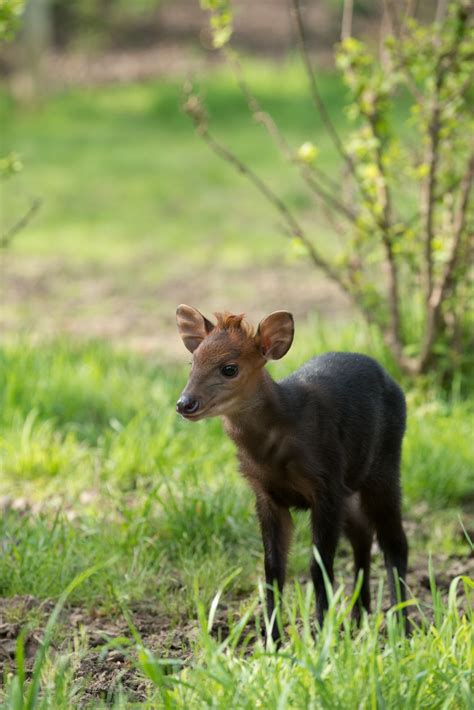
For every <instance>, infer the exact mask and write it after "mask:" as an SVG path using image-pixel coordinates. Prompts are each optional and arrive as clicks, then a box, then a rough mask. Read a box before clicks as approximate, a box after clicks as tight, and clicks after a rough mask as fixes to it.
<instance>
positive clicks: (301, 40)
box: [291, 0, 357, 180]
mask: <svg viewBox="0 0 474 710" xmlns="http://www.w3.org/2000/svg"><path fill="white" fill-rule="evenodd" d="M291 2H292V7H293V15H294V17H295V24H296V29H297V37H298V45H299V49H300V53H301V57H302V59H303V63H304V66H305V69H306V74H307V76H308V79H309V86H310V90H311V97H312V99H313V103H314V105H315V107H316V109H317V111H318V112H319V115H320V116H321V119H322V121H323V123H324V126H325V128H326V130H327V132H328V133H329V135H330V137H331V139H332V141H333V143H334V145H335V146H336V149H337V151H338V152H339V155H340V156H341V158H342V159H343V160H344V161H345V162H346V163H347V165H348V166H349V168H350V171H351V173H352V174H353V176H354V177H355V179H356V180H357V173H356V169H355V165H354V162H353V160H352V158H351V156H350V155H349V153H348V152H347V151H346V149H345V148H344V146H343V144H342V141H341V139H340V138H339V134H338V132H337V131H336V128H335V126H334V124H333V122H332V120H331V118H330V116H329V114H328V112H327V110H326V106H325V105H324V102H323V100H322V98H321V94H320V93H319V88H318V84H317V81H316V76H315V72H314V69H313V65H312V63H311V59H310V57H309V51H308V44H307V41H306V32H305V29H304V23H303V18H302V16H301V7H300V2H299V0H291Z"/></svg>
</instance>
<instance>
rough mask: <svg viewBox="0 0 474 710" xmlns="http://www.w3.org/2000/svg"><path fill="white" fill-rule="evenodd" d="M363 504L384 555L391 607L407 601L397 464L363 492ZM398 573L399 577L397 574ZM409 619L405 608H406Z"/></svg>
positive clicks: (406, 555)
mask: <svg viewBox="0 0 474 710" xmlns="http://www.w3.org/2000/svg"><path fill="white" fill-rule="evenodd" d="M362 504H363V507H364V509H365V511H366V512H367V515H368V517H369V518H370V520H371V521H372V522H373V524H374V526H375V530H376V533H377V539H378V541H379V544H380V547H381V549H382V552H383V554H384V559H385V567H386V570H387V577H388V584H389V589H390V600H391V604H392V606H393V605H395V604H397V603H398V602H399V601H400V602H404V601H405V599H406V594H405V584H404V582H405V580H406V574H407V566H408V543H407V538H406V535H405V531H404V530H403V525H402V516H401V491H400V482H399V472H398V467H397V468H396V469H395V470H394V469H392V470H391V471H387V469H385V470H384V472H383V478H382V477H381V476H380V474H379V477H378V478H377V479H376V480H375V481H374V480H372V481H371V483H370V486H367V488H366V489H365V490H364V491H362ZM395 572H396V574H397V577H398V580H397V579H396V577H395ZM403 615H404V617H405V618H406V609H404V610H403ZM406 626H407V629H408V623H407V624H406Z"/></svg>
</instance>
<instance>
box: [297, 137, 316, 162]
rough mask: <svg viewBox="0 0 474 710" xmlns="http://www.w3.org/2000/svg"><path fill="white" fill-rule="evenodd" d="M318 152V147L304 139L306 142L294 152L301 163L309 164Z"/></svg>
mask: <svg viewBox="0 0 474 710" xmlns="http://www.w3.org/2000/svg"><path fill="white" fill-rule="evenodd" d="M318 154H319V148H317V147H316V146H315V145H314V144H313V143H311V142H310V141H306V143H303V144H302V145H300V147H299V148H298V150H297V152H296V157H297V158H298V160H299V161H300V162H302V163H307V164H311V163H313V162H314V161H315V160H316V158H317V157H318Z"/></svg>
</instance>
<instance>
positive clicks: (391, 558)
mask: <svg viewBox="0 0 474 710" xmlns="http://www.w3.org/2000/svg"><path fill="white" fill-rule="evenodd" d="M176 315H177V324H178V329H179V332H180V335H181V338H182V339H183V342H184V345H185V346H186V347H187V349H188V350H189V351H190V352H191V353H192V354H193V361H192V369H191V374H190V377H189V380H188V383H187V385H186V387H185V389H184V391H183V393H182V394H181V397H180V398H179V400H178V402H177V405H176V409H177V411H178V412H179V413H180V414H181V415H182V416H183V417H185V418H186V419H189V420H191V421H197V420H199V419H202V418H204V417H212V416H221V417H222V418H223V422H224V427H225V429H226V432H227V434H228V435H229V436H230V437H231V439H233V441H234V442H235V444H236V446H237V452H238V458H239V461H240V468H241V472H242V474H243V475H244V476H245V478H246V479H247V480H248V482H249V483H250V485H251V487H252V488H253V491H254V493H255V496H256V507H257V514H258V518H259V521H260V527H261V532H262V538H263V546H264V553H265V577H266V583H267V609H268V617H269V619H271V620H272V631H271V634H272V638H273V639H274V640H275V641H279V640H280V632H279V629H278V626H277V623H276V622H275V620H274V619H275V614H274V611H275V596H274V583H276V584H277V586H278V589H279V592H280V593H281V592H282V590H283V585H284V581H285V568H286V560H287V555H288V548H289V545H290V536H291V530H292V520H291V515H290V508H299V509H303V510H308V509H309V510H310V512H311V523H312V536H313V544H314V545H315V546H316V548H317V549H318V551H319V554H320V557H321V561H322V563H323V566H324V569H325V571H326V573H327V576H328V577H329V580H330V581H331V583H332V581H333V564H334V556H335V552H336V546H337V543H338V539H339V536H340V533H341V531H342V530H344V531H345V533H346V534H347V536H348V538H349V540H350V542H351V545H352V548H353V552H354V562H355V574H356V579H357V576H358V573H359V570H362V572H363V579H362V588H361V591H360V597H359V606H357V607H356V609H355V614H356V616H358V615H360V610H361V608H364V609H366V610H367V611H370V584H369V572H370V550H371V545H372V538H373V533H374V530H375V532H376V534H377V538H378V541H379V544H380V547H381V549H382V551H383V553H384V556H385V565H386V569H387V575H388V580H389V587H390V595H391V602H392V604H395V603H396V602H397V600H398V597H397V592H398V593H399V598H400V599H401V600H402V601H403V600H404V599H405V592H404V585H403V580H404V579H405V576H406V571H407V556H408V545H407V540H406V537H405V533H404V531H403V527H402V521H401V512H400V504H401V490H400V456H401V447H402V439H403V434H404V431H405V420H406V406H405V397H404V395H403V392H402V391H401V389H400V387H399V386H398V385H397V384H396V383H395V382H394V381H393V380H392V379H391V377H390V376H389V375H388V374H387V373H386V372H385V370H383V369H382V367H381V366H380V365H379V364H378V363H377V362H375V360H372V359H371V358H370V357H367V356H365V355H359V354H356V353H327V354H325V355H319V356H317V357H314V358H312V359H311V360H309V361H308V362H307V363H305V364H304V365H303V366H302V367H301V368H300V369H299V370H297V371H296V372H294V373H293V374H292V375H290V376H289V377H286V378H285V379H284V380H281V381H280V382H275V381H274V380H273V379H272V378H271V377H270V375H269V374H268V372H267V371H266V370H265V367H264V366H265V365H266V363H267V361H268V360H279V359H280V358H282V357H283V356H284V355H285V354H286V353H287V352H288V350H289V349H290V346H291V344H292V341H293V333H294V324H293V317H292V315H291V314H290V313H288V312H286V311H276V312H274V313H271V314H270V315H269V316H267V317H266V318H264V319H263V320H262V321H261V322H260V325H259V326H258V328H257V331H256V332H254V330H253V329H252V327H251V326H250V325H249V324H248V323H247V322H246V321H245V320H244V317H243V315H230V314H228V313H217V314H216V319H217V323H216V324H214V323H211V321H209V320H208V319H207V318H205V317H204V316H203V315H201V313H199V311H197V310H196V309H195V308H192V307H191V306H186V305H181V306H179V307H178V309H177V314H176ZM394 571H396V573H397V575H398V578H399V579H400V580H402V582H401V584H400V587H399V589H397V580H396V577H395V574H394ZM311 575H312V579H313V583H314V588H315V594H316V603H317V620H318V622H319V624H320V625H322V622H323V618H324V612H325V610H326V609H327V606H328V599H327V593H326V587H325V583H324V577H323V572H322V569H321V566H320V564H318V563H317V561H316V560H315V559H314V558H313V560H312V563H311ZM403 614H404V616H405V619H406V613H405V611H403ZM406 624H407V628H408V621H407V620H406Z"/></svg>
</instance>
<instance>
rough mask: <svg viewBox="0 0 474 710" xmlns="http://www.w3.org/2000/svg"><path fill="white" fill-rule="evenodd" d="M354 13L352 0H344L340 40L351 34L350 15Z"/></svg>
mask: <svg viewBox="0 0 474 710" xmlns="http://www.w3.org/2000/svg"><path fill="white" fill-rule="evenodd" d="M353 14H354V0H344V9H343V11H342V23H341V40H342V41H344V40H345V39H347V38H348V37H351V35H352V17H353Z"/></svg>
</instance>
